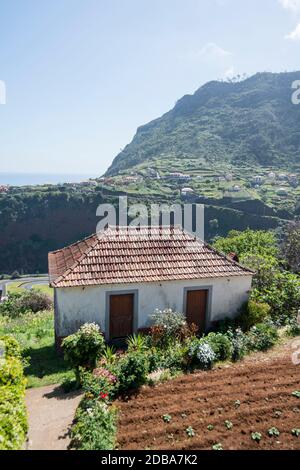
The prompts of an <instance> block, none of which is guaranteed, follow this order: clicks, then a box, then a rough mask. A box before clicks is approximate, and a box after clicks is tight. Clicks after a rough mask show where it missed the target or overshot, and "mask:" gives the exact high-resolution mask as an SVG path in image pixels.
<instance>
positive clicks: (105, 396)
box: [99, 392, 108, 400]
mask: <svg viewBox="0 0 300 470" xmlns="http://www.w3.org/2000/svg"><path fill="white" fill-rule="evenodd" d="M99 397H100V398H101V400H105V398H107V397H108V393H103V392H101V393H100V394H99Z"/></svg>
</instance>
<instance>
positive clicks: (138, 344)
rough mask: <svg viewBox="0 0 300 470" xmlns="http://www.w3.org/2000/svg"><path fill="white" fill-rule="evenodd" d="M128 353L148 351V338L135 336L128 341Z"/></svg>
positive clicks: (139, 335)
mask: <svg viewBox="0 0 300 470" xmlns="http://www.w3.org/2000/svg"><path fill="white" fill-rule="evenodd" d="M127 346H128V352H143V351H145V350H146V349H147V346H146V338H145V337H144V336H142V335H141V334H138V335H136V334H134V335H132V336H130V337H129V338H128V339H127Z"/></svg>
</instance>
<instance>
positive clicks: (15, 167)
mask: <svg viewBox="0 0 300 470" xmlns="http://www.w3.org/2000/svg"><path fill="white" fill-rule="evenodd" d="M299 52H300V0H243V1H241V0H43V1H39V0H0V80H3V81H4V82H5V84H6V92H7V102H6V105H0V161H1V167H0V171H7V172H23V171H25V172H37V173H39V172H44V173H85V174H91V175H93V176H96V175H100V174H102V173H103V172H104V171H105V170H106V168H107V167H108V166H109V164H110V163H111V161H112V159H113V158H114V157H115V156H116V154H117V153H118V152H119V151H120V149H121V148H123V147H124V146H125V145H126V144H127V143H129V142H130V140H131V139H132V137H133V136H134V134H135V131H136V128H137V127H138V126H140V125H142V124H145V123H146V122H148V121H150V120H151V119H154V118H156V117H158V116H160V115H161V114H163V113H164V112H166V111H168V110H169V109H170V108H172V107H173V106H174V104H175V102H176V100H177V99H179V98H180V97H181V96H183V95H184V94H186V93H193V92H194V91H195V90H196V89H197V88H199V86H201V85H202V84H204V83H205V82H207V81H209V80H212V79H217V78H224V77H226V76H230V75H232V74H238V73H239V74H242V73H247V74H253V73H255V72H257V71H265V70H267V71H275V72H279V71H285V70H300V65H299V61H298V60H297V59H299ZM299 78H300V72H299Z"/></svg>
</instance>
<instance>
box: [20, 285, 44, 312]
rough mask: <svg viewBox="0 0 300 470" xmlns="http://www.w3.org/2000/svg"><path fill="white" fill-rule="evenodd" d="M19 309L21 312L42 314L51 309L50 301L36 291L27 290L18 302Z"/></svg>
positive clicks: (42, 293)
mask: <svg viewBox="0 0 300 470" xmlns="http://www.w3.org/2000/svg"><path fill="white" fill-rule="evenodd" d="M18 305H19V309H20V310H21V311H23V312H33V313H37V312H43V311H46V310H51V309H52V308H53V301H52V299H51V298H50V297H49V296H48V295H47V294H45V293H44V292H40V291H38V290H34V289H32V290H29V291H26V292H25V293H23V294H22V295H21V297H20V300H19V302H18Z"/></svg>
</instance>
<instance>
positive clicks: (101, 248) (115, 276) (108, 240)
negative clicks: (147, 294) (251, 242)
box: [49, 227, 253, 287]
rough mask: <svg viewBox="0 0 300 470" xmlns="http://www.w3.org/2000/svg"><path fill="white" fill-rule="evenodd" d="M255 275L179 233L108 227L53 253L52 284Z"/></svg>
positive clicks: (189, 236) (95, 283)
mask: <svg viewBox="0 0 300 470" xmlns="http://www.w3.org/2000/svg"><path fill="white" fill-rule="evenodd" d="M252 274H253V273H252V271H250V270H248V269H246V268H244V267H243V266H241V265H239V264H238V263H236V262H235V261H233V260H232V259H229V258H227V257H226V256H224V255H222V254H221V253H218V252H217V251H216V250H214V249H213V248H212V247H210V246H209V245H207V244H206V243H204V242H202V241H201V240H198V239H196V238H195V237H194V236H192V235H190V234H188V233H187V232H184V231H183V230H182V229H181V228H179V227H174V228H172V229H171V230H170V229H168V228H159V227H155V228H148V227H141V229H139V230H137V229H136V228H132V227H109V228H108V229H107V230H105V231H103V232H101V233H98V234H95V235H92V236H91V237H89V238H86V239H85V240H82V241H80V242H77V243H75V244H73V245H71V246H69V247H67V248H63V249H62V250H58V251H55V252H52V253H49V275H50V282H51V285H52V286H54V287H76V286H89V285H102V284H129V283H139V282H157V281H172V280H180V279H181V280H184V279H186V280H188V279H205V278H213V277H228V276H243V275H244V276H250V275H252Z"/></svg>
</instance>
